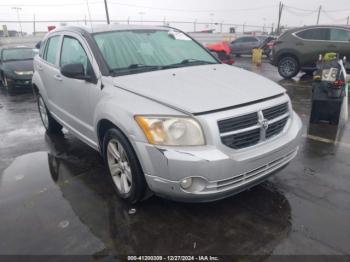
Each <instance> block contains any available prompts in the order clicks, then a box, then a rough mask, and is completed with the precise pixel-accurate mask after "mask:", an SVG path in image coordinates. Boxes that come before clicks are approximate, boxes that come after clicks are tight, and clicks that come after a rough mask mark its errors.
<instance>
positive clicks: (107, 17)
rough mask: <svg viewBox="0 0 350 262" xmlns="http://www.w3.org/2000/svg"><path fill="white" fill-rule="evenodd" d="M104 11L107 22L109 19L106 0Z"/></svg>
mask: <svg viewBox="0 0 350 262" xmlns="http://www.w3.org/2000/svg"><path fill="white" fill-rule="evenodd" d="M105 11H106V19H107V24H109V23H110V21H109V13H108V4H107V0H105Z"/></svg>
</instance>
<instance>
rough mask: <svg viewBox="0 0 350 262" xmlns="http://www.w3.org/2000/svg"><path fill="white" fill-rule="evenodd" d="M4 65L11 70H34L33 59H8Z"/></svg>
mask: <svg viewBox="0 0 350 262" xmlns="http://www.w3.org/2000/svg"><path fill="white" fill-rule="evenodd" d="M3 67H4V69H5V70H9V71H33V60H20V61H7V62H4V63H3Z"/></svg>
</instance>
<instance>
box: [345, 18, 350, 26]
mask: <svg viewBox="0 0 350 262" xmlns="http://www.w3.org/2000/svg"><path fill="white" fill-rule="evenodd" d="M349 18H350V16H348V18H347V20H346V24H347V25H348V24H349Z"/></svg>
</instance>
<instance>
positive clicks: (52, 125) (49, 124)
mask: <svg viewBox="0 0 350 262" xmlns="http://www.w3.org/2000/svg"><path fill="white" fill-rule="evenodd" d="M37 103H38V109H39V114H40V118H41V121H42V123H43V125H44V127H45V129H46V130H47V131H48V132H49V133H59V132H61V130H62V126H61V125H60V124H59V123H58V122H57V121H56V120H55V119H54V118H53V117H52V116H51V114H50V111H49V110H48V109H47V107H46V105H45V102H44V99H43V98H42V96H41V95H39V94H38V95H37Z"/></svg>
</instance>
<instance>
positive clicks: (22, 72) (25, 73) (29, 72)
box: [15, 71, 33, 75]
mask: <svg viewBox="0 0 350 262" xmlns="http://www.w3.org/2000/svg"><path fill="white" fill-rule="evenodd" d="M15 73H16V75H32V74H33V71H15Z"/></svg>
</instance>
